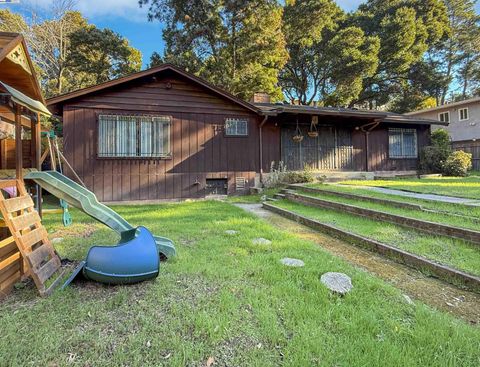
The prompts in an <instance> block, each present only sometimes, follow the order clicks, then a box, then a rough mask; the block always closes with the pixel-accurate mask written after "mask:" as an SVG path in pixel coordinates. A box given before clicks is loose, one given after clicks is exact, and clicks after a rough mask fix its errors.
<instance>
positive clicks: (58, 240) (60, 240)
mask: <svg viewBox="0 0 480 367" xmlns="http://www.w3.org/2000/svg"><path fill="white" fill-rule="evenodd" d="M62 241H63V238H62V237H55V238H52V240H51V241H50V242H51V243H52V244H53V245H54V244H56V243H60V242H62Z"/></svg>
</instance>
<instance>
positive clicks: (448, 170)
mask: <svg viewBox="0 0 480 367" xmlns="http://www.w3.org/2000/svg"><path fill="white" fill-rule="evenodd" d="M470 169H472V154H470V153H465V152H464V151H463V150H457V151H455V152H453V153H452V154H450V155H449V156H448V158H447V160H446V162H445V164H444V167H443V174H444V175H445V176H466V175H467V171H468V170H470Z"/></svg>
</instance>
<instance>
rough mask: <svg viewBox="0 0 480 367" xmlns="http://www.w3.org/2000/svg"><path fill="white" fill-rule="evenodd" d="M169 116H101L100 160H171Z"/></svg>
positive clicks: (99, 132) (99, 120)
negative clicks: (102, 158)
mask: <svg viewBox="0 0 480 367" xmlns="http://www.w3.org/2000/svg"><path fill="white" fill-rule="evenodd" d="M170 125H171V118H170V117H169V116H125V115H99V116H98V156H99V157H110V158H112V157H118V158H122V157H125V158H128V157H139V158H143V157H145V158H148V157H150V158H162V157H169V156H170Z"/></svg>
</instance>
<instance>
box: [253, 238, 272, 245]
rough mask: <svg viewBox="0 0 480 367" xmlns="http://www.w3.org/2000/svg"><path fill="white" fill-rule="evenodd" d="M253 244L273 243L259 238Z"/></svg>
mask: <svg viewBox="0 0 480 367" xmlns="http://www.w3.org/2000/svg"><path fill="white" fill-rule="evenodd" d="M252 243H253V244H254V245H270V244H271V243H272V241H270V240H267V239H266V238H262V237H259V238H255V239H253V240H252Z"/></svg>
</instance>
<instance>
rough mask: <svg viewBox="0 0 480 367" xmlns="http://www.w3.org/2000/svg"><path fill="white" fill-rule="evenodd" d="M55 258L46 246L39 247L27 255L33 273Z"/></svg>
mask: <svg viewBox="0 0 480 367" xmlns="http://www.w3.org/2000/svg"><path fill="white" fill-rule="evenodd" d="M54 256H55V253H53V254H52V250H51V249H50V248H49V247H48V246H40V247H39V248H37V249H35V250H33V251H32V252H31V253H29V254H28V255H27V258H28V260H29V261H30V266H31V267H32V269H33V271H34V272H35V271H36V269H40V268H42V264H46V263H47V262H48V261H49V260H50V259H52V258H53V257H54Z"/></svg>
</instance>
